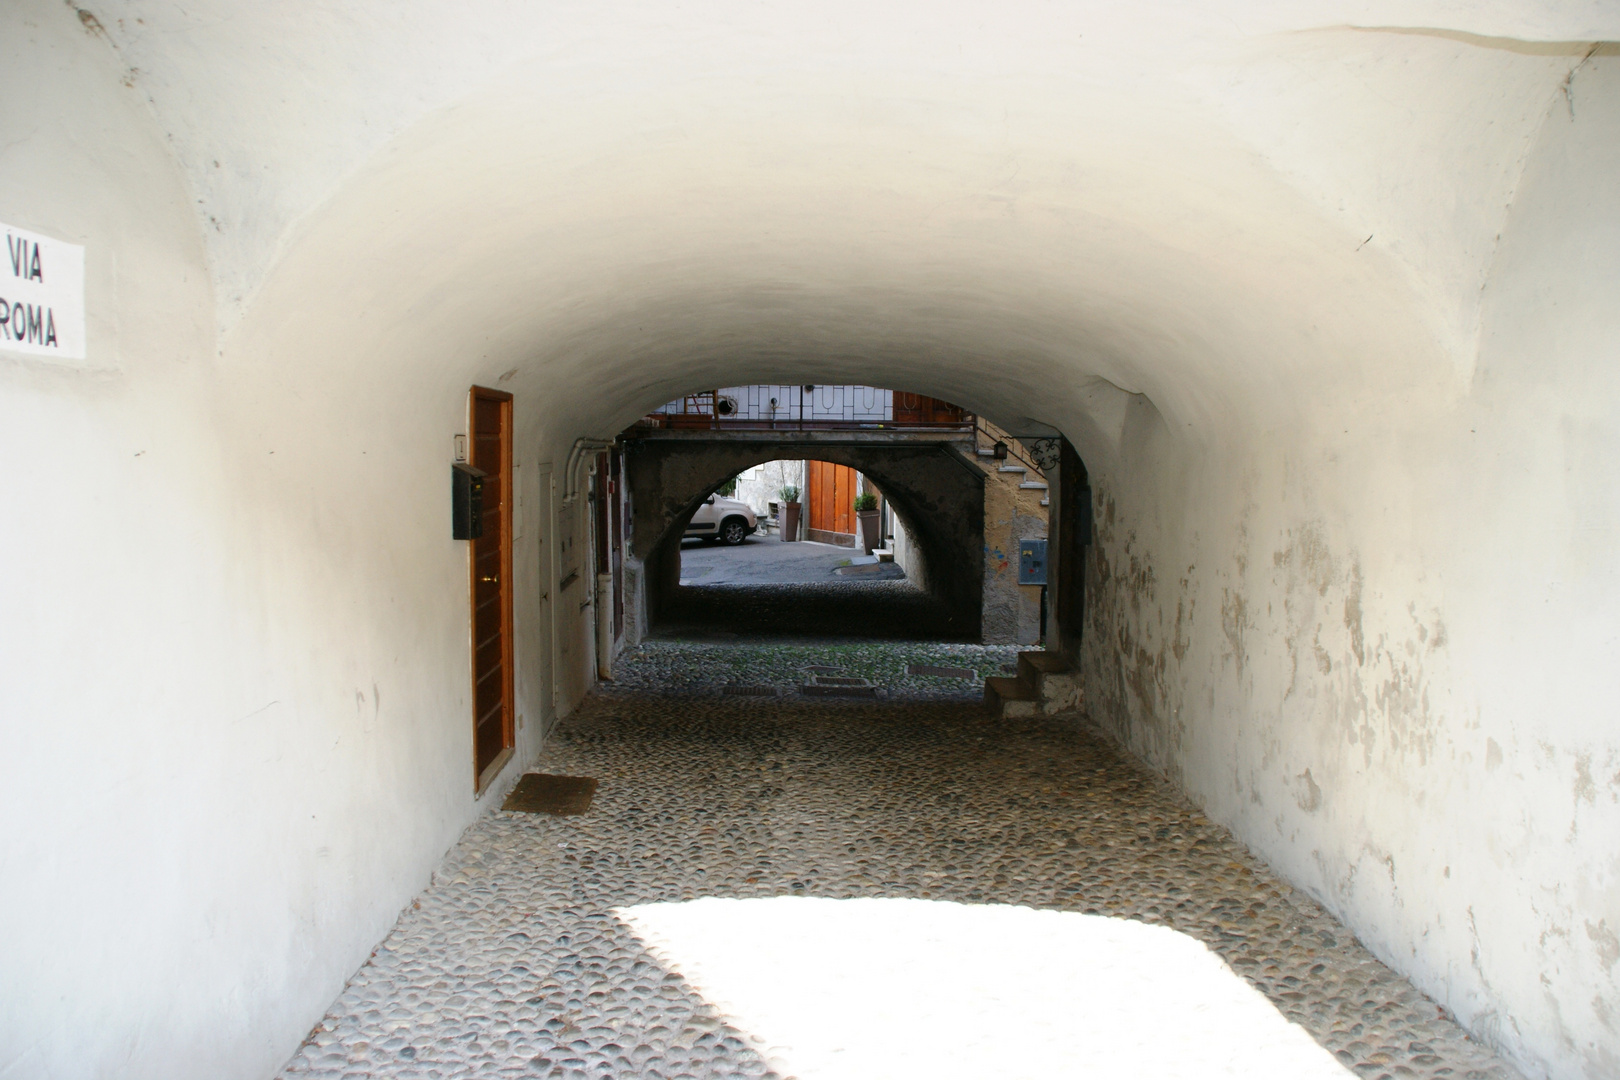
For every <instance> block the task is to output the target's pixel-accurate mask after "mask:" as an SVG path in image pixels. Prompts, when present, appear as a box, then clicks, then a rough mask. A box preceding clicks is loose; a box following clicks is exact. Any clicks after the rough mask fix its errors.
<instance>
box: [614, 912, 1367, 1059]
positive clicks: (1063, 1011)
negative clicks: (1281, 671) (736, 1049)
mask: <svg viewBox="0 0 1620 1080" xmlns="http://www.w3.org/2000/svg"><path fill="white" fill-rule="evenodd" d="M617 914H618V915H619V916H620V917H621V918H623V919H624V920H625V921H626V922H628V923H629V924H630V926H631V927H632V928H633V929H634V930H635V932H636V934H637V936H638V937H640V938H641V939H642V940H643V941H644V942H645V943H646V944H647V946H648V948H649V949H650V951H652V952H653V953H654V954H655V955H656V956H657V957H658V958H659V959H660V960H661V961H663V962H664V964H665V965H666V966H667V967H669V968H670V970H672V971H677V972H679V973H680V974H681V975H683V976H684V977H685V978H686V979H687V980H688V981H689V982H690V983H691V984H692V985H693V987H694V988H695V989H696V990H697V991H698V992H699V993H701V994H702V995H703V996H704V998H705V999H707V1000H708V1001H709V1002H710V1003H711V1004H713V1005H714V1006H715V1007H716V1008H718V1009H720V1010H722V1011H723V1012H724V1013H725V1014H726V1015H727V1017H728V1018H729V1019H730V1020H731V1021H732V1022H733V1024H735V1025H736V1026H737V1027H738V1028H739V1029H741V1030H743V1031H745V1032H747V1033H748V1034H749V1035H750V1036H752V1037H753V1038H755V1039H756V1040H758V1042H757V1047H758V1049H759V1050H760V1051H761V1052H762V1053H763V1054H764V1055H765V1056H766V1057H767V1058H768V1059H769V1060H770V1061H771V1063H772V1065H773V1067H775V1068H776V1069H777V1071H779V1072H781V1073H783V1074H785V1075H790V1076H797V1077H799V1078H801V1080H811V1078H817V1077H826V1078H838V1080H862V1078H872V1080H880V1078H881V1080H896V1078H899V1077H919V1078H922V1077H927V1078H930V1080H942V1078H948V1077H962V1078H964V1080H965V1078H973V1080H988V1078H1000V1077H1006V1078H1011V1077H1035V1076H1040V1077H1055V1076H1085V1077H1120V1078H1126V1077H1129V1078H1131V1080H1138V1078H1142V1077H1153V1078H1155V1080H1174V1078H1182V1077H1185V1078H1189V1080H1190V1078H1194V1077H1198V1078H1208V1077H1226V1076H1230V1077H1244V1078H1246V1080H1346V1078H1347V1077H1350V1076H1353V1075H1354V1074H1352V1073H1349V1072H1348V1071H1346V1070H1345V1069H1344V1068H1343V1067H1342V1066H1341V1065H1340V1064H1339V1063H1338V1061H1337V1060H1336V1059H1335V1058H1334V1057H1333V1055H1332V1054H1330V1053H1329V1052H1328V1051H1327V1050H1325V1049H1323V1048H1322V1047H1320V1046H1319V1045H1317V1043H1316V1042H1315V1041H1313V1040H1312V1039H1311V1037H1310V1036H1309V1035H1308V1034H1306V1033H1305V1031H1304V1030H1303V1029H1302V1028H1300V1027H1298V1026H1297V1025H1295V1024H1291V1023H1289V1022H1288V1021H1287V1020H1286V1019H1285V1018H1284V1017H1283V1016H1282V1015H1281V1014H1280V1013H1279V1012H1278V1011H1277V1010H1276V1008H1274V1007H1273V1006H1272V1005H1271V1003H1270V1002H1269V1001H1267V1000H1266V999H1265V997H1264V996H1263V995H1261V994H1260V992H1259V991H1257V990H1255V989H1254V988H1253V987H1251V986H1250V985H1249V984H1248V983H1246V982H1244V981H1243V979H1242V978H1241V977H1239V976H1238V975H1237V974H1236V973H1234V972H1233V971H1232V970H1231V969H1230V968H1229V967H1227V966H1226V964H1225V963H1224V962H1223V961H1222V960H1221V959H1220V958H1219V957H1217V956H1216V955H1215V954H1214V953H1212V952H1210V951H1209V950H1208V949H1207V948H1205V947H1204V945H1203V944H1201V943H1200V942H1198V941H1196V940H1194V939H1193V938H1190V937H1188V936H1186V935H1185V934H1181V933H1178V932H1177V931H1175V930H1171V929H1168V928H1165V927H1160V926H1150V925H1147V924H1145V923H1139V922H1131V921H1127V920H1121V919H1110V918H1106V917H1103V916H1095V915H1082V914H1080V913H1078V912H1061V911H1037V910H1034V909H1031V908H1024V907H1012V906H1005V905H975V904H957V903H947V902H940V901H931V900H908V899H893V900H888V899H853V900H831V899H821V898H811V897H773V898H768V899H755V900H722V899H714V898H706V899H702V900H695V901H691V902H688V903H674V904H642V905H638V906H635V907H628V908H621V909H619V910H618V911H617Z"/></svg>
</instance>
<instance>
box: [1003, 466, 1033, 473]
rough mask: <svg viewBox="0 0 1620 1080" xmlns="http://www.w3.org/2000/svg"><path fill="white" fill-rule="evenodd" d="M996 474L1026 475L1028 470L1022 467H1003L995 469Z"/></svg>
mask: <svg viewBox="0 0 1620 1080" xmlns="http://www.w3.org/2000/svg"><path fill="white" fill-rule="evenodd" d="M996 472H1012V473H1027V472H1029V470H1028V469H1026V468H1024V467H1023V466H1022V465H1003V466H1002V467H1001V468H999V469H997V470H996Z"/></svg>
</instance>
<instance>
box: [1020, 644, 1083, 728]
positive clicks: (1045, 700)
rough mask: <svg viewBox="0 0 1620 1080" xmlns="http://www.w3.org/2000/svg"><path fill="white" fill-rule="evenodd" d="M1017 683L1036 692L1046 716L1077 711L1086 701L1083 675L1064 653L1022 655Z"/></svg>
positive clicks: (1025, 653)
mask: <svg viewBox="0 0 1620 1080" xmlns="http://www.w3.org/2000/svg"><path fill="white" fill-rule="evenodd" d="M1018 681H1019V682H1021V683H1024V684H1025V685H1026V686H1029V687H1031V688H1032V689H1034V691H1035V693H1036V696H1037V697H1039V698H1040V711H1041V713H1042V714H1044V715H1051V714H1053V713H1060V712H1066V711H1068V710H1070V709H1078V708H1080V707H1081V705H1082V703H1083V702H1084V700H1085V695H1084V691H1083V689H1082V687H1081V677H1080V672H1078V671H1076V670H1075V669H1074V668H1073V667H1072V666H1070V664H1069V662H1068V660H1066V659H1064V657H1063V654H1062V653H1055V652H1047V651H1045V650H1041V649H1037V650H1034V651H1030V652H1021V653H1019V654H1018Z"/></svg>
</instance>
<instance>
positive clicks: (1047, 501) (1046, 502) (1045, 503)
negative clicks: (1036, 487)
mask: <svg viewBox="0 0 1620 1080" xmlns="http://www.w3.org/2000/svg"><path fill="white" fill-rule="evenodd" d="M1041 505H1042V506H1051V505H1052V500H1051V499H1042V500H1041Z"/></svg>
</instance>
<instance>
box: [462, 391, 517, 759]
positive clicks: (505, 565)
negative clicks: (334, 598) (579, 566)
mask: <svg viewBox="0 0 1620 1080" xmlns="http://www.w3.org/2000/svg"><path fill="white" fill-rule="evenodd" d="M469 404H470V408H469V411H470V412H471V413H472V439H471V442H472V447H471V457H472V465H473V466H474V467H475V468H478V469H482V470H483V471H484V472H485V473H486V474H487V478H486V479H485V480H484V533H483V536H481V537H479V538H478V539H477V540H474V541H472V547H471V559H470V562H471V569H472V685H473V694H472V697H473V780H474V787H475V789H477V790H482V789H483V787H484V785H486V784H488V783H489V782H490V781H491V780H493V779H494V778H495V774H497V773H498V772H499V771H500V769H499V765H500V763H501V762H502V761H503V760H504V758H505V756H506V753H507V751H508V750H510V749H511V747H512V745H513V739H512V728H513V724H512V720H513V714H514V711H513V703H512V591H511V581H512V492H511V490H510V488H511V478H512V395H511V394H507V393H502V392H501V391H499V390H486V389H484V388H483V387H481V386H475V387H473V388H472V398H471V401H470V403H469Z"/></svg>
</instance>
